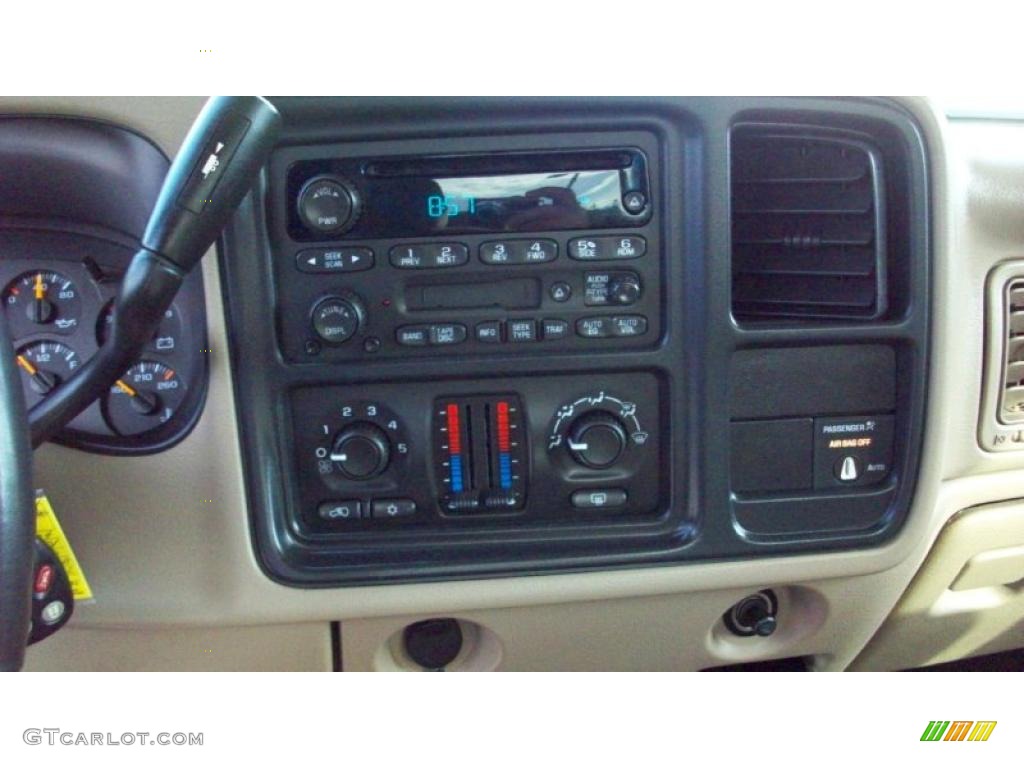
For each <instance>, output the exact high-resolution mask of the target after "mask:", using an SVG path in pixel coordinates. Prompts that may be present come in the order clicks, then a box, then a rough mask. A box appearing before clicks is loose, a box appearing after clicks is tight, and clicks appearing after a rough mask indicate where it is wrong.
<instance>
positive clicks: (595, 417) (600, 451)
mask: <svg viewBox="0 0 1024 768" xmlns="http://www.w3.org/2000/svg"><path fill="white" fill-rule="evenodd" d="M626 441H627V436H626V430H625V428H624V427H623V426H622V422H621V421H619V420H618V419H617V418H616V417H615V416H613V415H612V414H610V413H608V412H607V411H594V412H593V413H588V414H586V415H584V416H581V417H580V418H578V419H577V420H576V421H575V422H573V425H572V427H570V429H569V453H571V454H572V457H573V459H575V460H576V461H577V462H578V463H579V464H582V465H583V466H584V467H589V468H590V469H607V468H608V467H610V466H612V465H613V464H614V463H615V462H616V461H618V460H619V457H620V456H622V452H623V451H624V450H625V449H626Z"/></svg>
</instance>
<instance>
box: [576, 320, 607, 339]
mask: <svg viewBox="0 0 1024 768" xmlns="http://www.w3.org/2000/svg"><path fill="white" fill-rule="evenodd" d="M611 320H612V319H611V318H610V317H581V318H580V319H579V320H577V321H576V335H577V336H582V337H583V338H585V339H607V338H608V337H609V336H611V335H612V322H611Z"/></svg>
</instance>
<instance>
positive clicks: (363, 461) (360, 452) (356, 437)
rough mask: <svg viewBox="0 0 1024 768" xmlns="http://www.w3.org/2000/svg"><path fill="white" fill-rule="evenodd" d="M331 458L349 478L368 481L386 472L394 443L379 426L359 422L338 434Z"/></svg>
mask: <svg viewBox="0 0 1024 768" xmlns="http://www.w3.org/2000/svg"><path fill="white" fill-rule="evenodd" d="M330 458H331V461H333V462H334V463H335V464H336V465H337V466H338V469H340V470H341V471H342V474H344V475H345V476H346V477H349V478H351V479H352V480H369V479H370V478H371V477H376V476H377V475H379V474H380V473H381V472H383V471H384V470H385V469H387V466H388V461H389V460H390V458H391V444H390V442H389V441H388V436H387V435H386V434H385V433H384V430H382V429H381V428H380V427H377V426H375V425H374V424H370V423H368V422H357V423H355V424H351V425H349V426H347V427H345V428H344V429H343V430H342V431H341V432H340V433H338V436H337V437H336V438H335V439H334V446H333V448H332V449H331V456H330Z"/></svg>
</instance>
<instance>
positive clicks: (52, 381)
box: [18, 355, 57, 395]
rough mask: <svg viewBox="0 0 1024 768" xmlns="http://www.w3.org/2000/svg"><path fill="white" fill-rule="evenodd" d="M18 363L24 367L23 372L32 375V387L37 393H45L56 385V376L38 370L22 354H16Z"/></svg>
mask: <svg viewBox="0 0 1024 768" xmlns="http://www.w3.org/2000/svg"><path fill="white" fill-rule="evenodd" d="M18 365H20V366H21V367H22V368H24V369H25V372H26V373H27V374H28V375H29V376H31V377H32V383H33V385H34V388H35V389H36V391H37V392H39V394H41V395H45V394H47V393H48V392H49V391H50V390H51V389H53V388H54V387H55V386H57V378H56V377H55V376H53V375H51V374H48V373H45V372H44V371H40V370H39V369H38V368H36V367H35V366H34V365H32V363H30V362H29V361H28V358H26V357H25V356H24V355H18Z"/></svg>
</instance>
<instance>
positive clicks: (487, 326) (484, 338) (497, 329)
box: [476, 320, 501, 344]
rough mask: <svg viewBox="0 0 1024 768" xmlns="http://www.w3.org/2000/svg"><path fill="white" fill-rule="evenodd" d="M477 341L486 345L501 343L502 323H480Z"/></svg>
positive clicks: (489, 321) (477, 329)
mask: <svg viewBox="0 0 1024 768" xmlns="http://www.w3.org/2000/svg"><path fill="white" fill-rule="evenodd" d="M476 340H477V341H479V342H482V343H484V344H499V343H500V342H501V321H500V320H488V321H487V322H484V323H478V324H477V326H476Z"/></svg>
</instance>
